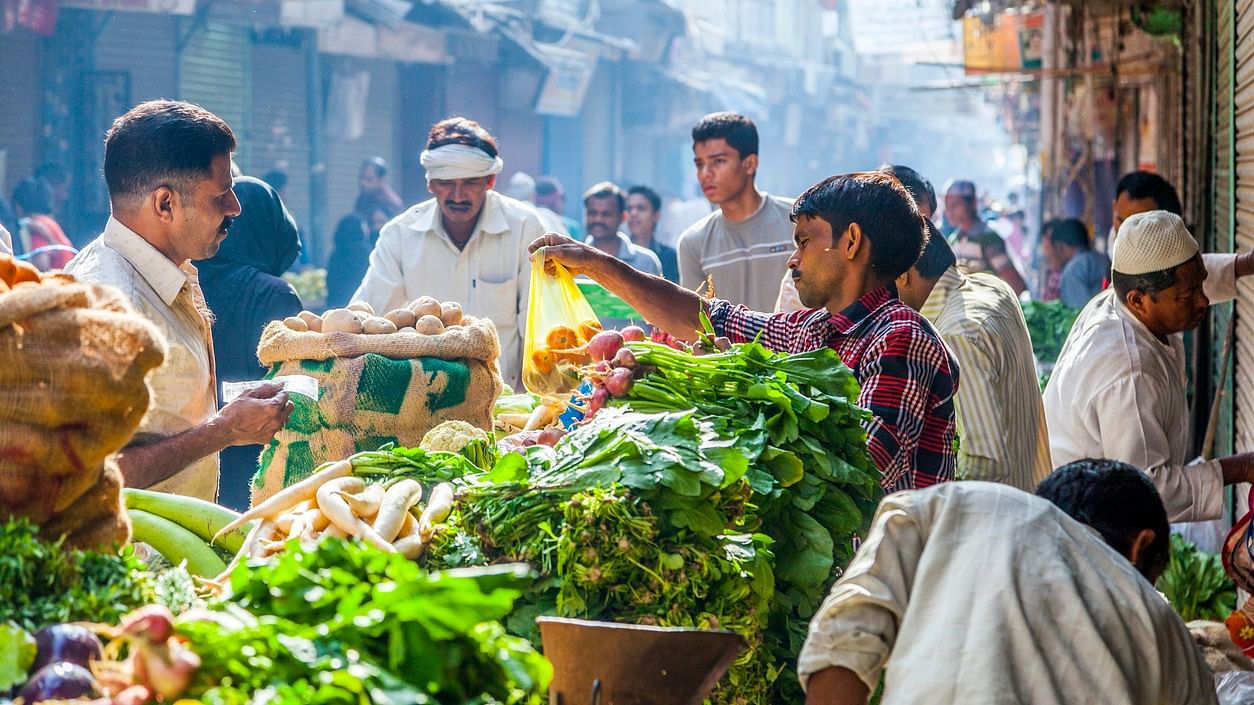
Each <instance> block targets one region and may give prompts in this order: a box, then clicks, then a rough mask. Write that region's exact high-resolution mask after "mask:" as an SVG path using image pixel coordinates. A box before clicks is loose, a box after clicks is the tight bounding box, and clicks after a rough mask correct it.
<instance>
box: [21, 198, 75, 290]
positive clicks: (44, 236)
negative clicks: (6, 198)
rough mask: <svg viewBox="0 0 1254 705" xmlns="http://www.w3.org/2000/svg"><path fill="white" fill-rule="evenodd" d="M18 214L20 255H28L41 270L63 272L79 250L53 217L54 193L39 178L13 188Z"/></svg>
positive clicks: (32, 262)
mask: <svg viewBox="0 0 1254 705" xmlns="http://www.w3.org/2000/svg"><path fill="white" fill-rule="evenodd" d="M13 208H14V210H15V211H16V214H17V240H16V242H15V243H14V244H15V245H17V250H16V251H17V254H19V255H25V256H26V257H28V258H29V259H30V263H31V264H33V265H35V266H36V267H38V268H39V269H41V270H44V271H47V270H49V269H63V268H64V267H65V265H67V264H69V262H70V260H71V259H72V258H73V257H74V254H75V252H76V250H75V249H74V245H73V244H72V243H71V242H70V239H69V238H68V237H66V236H65V233H64V232H63V231H62V230H61V226H60V225H59V224H58V223H57V221H56V219H55V218H53V217H52V212H53V205H52V189H50V188H48V184H46V183H44V182H43V181H41V180H39V179H36V178H27V179H22V180H21V181H19V182H18V183H17V186H15V187H13Z"/></svg>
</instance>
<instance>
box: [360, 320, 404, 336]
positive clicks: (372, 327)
mask: <svg viewBox="0 0 1254 705" xmlns="http://www.w3.org/2000/svg"><path fill="white" fill-rule="evenodd" d="M361 328H362V330H363V331H364V332H366V333H368V334H370V335H381V334H384V333H395V332H396V324H395V323H393V322H391V321H389V320H388V319H386V318H384V317H382V316H371V317H370V318H367V319H366V320H365V321H363V322H362V324H361Z"/></svg>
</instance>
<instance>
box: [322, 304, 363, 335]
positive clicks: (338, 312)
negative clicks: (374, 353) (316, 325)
mask: <svg viewBox="0 0 1254 705" xmlns="http://www.w3.org/2000/svg"><path fill="white" fill-rule="evenodd" d="M354 314H355V312H354V311H349V310H348V309H346V308H337V309H335V310H334V311H327V312H326V314H325V315H323V316H322V332H323V333H360V332H362V327H361V321H359V320H357V316H356V315H354Z"/></svg>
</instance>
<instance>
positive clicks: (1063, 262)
mask: <svg viewBox="0 0 1254 705" xmlns="http://www.w3.org/2000/svg"><path fill="white" fill-rule="evenodd" d="M1048 227H1049V249H1048V250H1047V252H1048V253H1049V265H1050V268H1051V269H1056V270H1058V271H1059V272H1060V273H1061V275H1060V278H1059V280H1058V298H1059V299H1061V300H1062V302H1063V304H1065V305H1067V306H1070V307H1071V308H1083V307H1084V304H1087V303H1088V302H1089V299H1091V298H1093V297H1094V296H1097V294H1098V293H1100V292H1101V290H1102V284H1103V283H1104V282H1105V281H1106V278H1107V277H1109V276H1110V258H1109V257H1107V256H1106V255H1104V254H1102V253H1100V252H1096V251H1094V250H1093V248H1092V247H1091V245H1090V244H1089V230H1088V228H1086V227H1085V226H1084V223H1081V222H1080V221H1078V220H1076V219H1075V218H1059V219H1057V220H1053V221H1050V223H1049V225H1048Z"/></svg>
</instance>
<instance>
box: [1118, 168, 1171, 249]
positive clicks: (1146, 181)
mask: <svg viewBox="0 0 1254 705" xmlns="http://www.w3.org/2000/svg"><path fill="white" fill-rule="evenodd" d="M1112 210H1113V212H1114V217H1113V218H1112V220H1111V229H1110V232H1111V236H1112V237H1111V238H1110V239H1111V240H1114V237H1113V236H1114V235H1116V234H1118V232H1119V226H1121V225H1123V221H1125V220H1127V219H1128V218H1130V217H1132V216H1133V215H1136V214H1137V213H1144V212H1145V211H1155V210H1164V211H1167V212H1168V213H1175V214H1176V215H1178V216H1180V217H1184V206H1182V205H1181V203H1180V195H1179V194H1177V193H1176V187H1174V186H1172V185H1171V182H1169V181H1167V180H1166V179H1164V178H1163V177H1161V176H1159V175H1158V174H1155V173H1153V172H1150V171H1131V172H1128V173H1127V174H1124V175H1123V176H1121V177H1119V181H1118V183H1116V184H1115V202H1114V204H1112Z"/></svg>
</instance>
